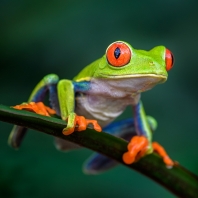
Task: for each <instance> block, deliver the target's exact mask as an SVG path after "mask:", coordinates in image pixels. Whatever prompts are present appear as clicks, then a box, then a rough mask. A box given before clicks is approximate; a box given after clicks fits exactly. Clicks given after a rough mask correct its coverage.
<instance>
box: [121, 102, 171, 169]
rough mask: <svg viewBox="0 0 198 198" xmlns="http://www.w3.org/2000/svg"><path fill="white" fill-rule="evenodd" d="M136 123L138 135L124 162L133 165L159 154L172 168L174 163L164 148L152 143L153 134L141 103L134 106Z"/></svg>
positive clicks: (130, 143)
mask: <svg viewBox="0 0 198 198" xmlns="http://www.w3.org/2000/svg"><path fill="white" fill-rule="evenodd" d="M133 112H134V121H135V128H136V133H137V135H136V136H134V137H133V138H132V139H131V140H130V142H129V144H128V146H127V148H128V151H127V152H126V153H124V154H123V161H124V162H125V163H126V164H132V163H133V162H135V161H137V160H138V159H140V158H141V157H143V156H144V155H146V154H150V153H152V152H153V151H155V152H157V153H158V154H159V155H160V156H161V157H162V158H163V161H164V163H165V164H166V165H167V166H168V167H172V166H173V165H174V162H173V161H172V160H171V159H170V158H169V156H168V155H167V153H166V152H165V150H164V149H163V147H162V146H161V145H160V144H158V143H152V132H151V130H150V128H149V124H148V122H147V119H146V115H145V112H144V108H143V105H142V103H141V102H139V103H138V104H136V105H134V106H133Z"/></svg>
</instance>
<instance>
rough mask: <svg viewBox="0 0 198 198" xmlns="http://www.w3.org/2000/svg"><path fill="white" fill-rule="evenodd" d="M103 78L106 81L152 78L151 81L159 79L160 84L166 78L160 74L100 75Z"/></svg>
mask: <svg viewBox="0 0 198 198" xmlns="http://www.w3.org/2000/svg"><path fill="white" fill-rule="evenodd" d="M100 76H101V77H103V78H108V79H124V78H147V77H149V78H153V79H160V81H161V83H163V82H165V81H166V80H167V76H165V75H161V74H127V75H107V74H100Z"/></svg>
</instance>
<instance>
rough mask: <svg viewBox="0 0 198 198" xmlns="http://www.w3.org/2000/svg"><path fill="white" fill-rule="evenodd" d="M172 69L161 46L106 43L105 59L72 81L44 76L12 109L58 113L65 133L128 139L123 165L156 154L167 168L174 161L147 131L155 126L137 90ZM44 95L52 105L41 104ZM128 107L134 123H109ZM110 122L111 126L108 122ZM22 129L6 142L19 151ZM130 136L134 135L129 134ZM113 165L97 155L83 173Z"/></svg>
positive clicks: (58, 141) (168, 55)
mask: <svg viewBox="0 0 198 198" xmlns="http://www.w3.org/2000/svg"><path fill="white" fill-rule="evenodd" d="M172 66H173V55H172V53H171V52H170V51H169V50H168V49H167V48H165V47H164V46H158V47H154V48H153V49H151V50H150V51H144V50H137V49H134V48H133V47H132V46H131V45H130V44H128V43H126V42H124V41H116V42H113V43H112V44H110V45H109V46H108V48H107V50H106V53H105V55H104V56H102V57H101V58H100V59H98V60H96V61H95V62H93V63H91V64H90V65H88V66H87V67H85V68H84V69H83V70H82V71H81V72H80V73H79V74H78V75H77V76H76V77H75V78H74V79H73V80H67V79H63V80H59V78H58V76H57V75H55V74H49V75H47V76H45V77H44V78H43V79H42V80H41V81H40V82H39V83H38V85H37V86H36V87H35V89H34V90H33V92H32V94H31V96H30V98H29V100H28V103H22V104H21V105H16V106H15V107H14V108H16V109H24V110H29V111H33V112H35V113H38V114H42V115H45V116H50V115H51V114H57V115H60V116H61V118H62V119H63V120H65V121H66V120H67V126H66V127H65V128H64V129H63V134H64V135H70V134H71V133H73V132H74V131H83V130H85V129H86V127H87V126H88V125H89V124H92V125H93V128H94V129H95V130H96V131H98V132H100V131H102V130H103V131H104V132H107V133H111V134H113V135H116V136H119V137H122V138H125V139H126V140H128V141H129V143H128V151H127V152H126V153H123V161H124V163H126V164H131V163H133V162H135V161H137V160H138V159H139V158H141V157H143V156H145V155H147V154H150V153H152V152H153V151H156V152H157V153H158V154H159V155H160V156H161V157H162V158H163V160H164V163H165V164H166V165H167V166H169V167H172V166H173V165H174V162H173V161H172V160H171V159H170V158H169V156H168V155H167V153H166V152H165V150H164V149H163V148H162V146H161V145H159V144H158V143H156V142H155V143H152V131H153V130H155V128H156V125H157V124H156V121H155V120H154V118H152V117H149V116H146V114H145V112H144V108H143V104H142V102H141V101H140V94H141V92H144V91H147V90H149V89H151V88H153V87H154V86H155V85H157V84H159V83H164V82H165V81H166V80H167V77H168V73H167V72H168V71H169V70H170V69H171V68H172ZM47 92H49V100H50V104H51V107H47V106H45V105H44V104H43V102H42V101H43V100H44V97H45V96H46V93H47ZM128 105H131V106H132V109H133V117H134V118H133V119H132V118H131V119H127V120H122V121H118V122H113V120H114V119H115V118H117V117H118V116H119V115H120V114H121V113H122V112H123V111H124V110H125V108H126V107H127V106H128ZM112 122H113V123H112ZM25 131H26V129H25V128H24V127H21V126H15V127H14V128H13V130H12V132H11V134H10V137H9V143H10V144H11V145H12V146H13V147H18V146H19V144H20V141H21V139H22V137H23V135H24V134H25ZM134 133H135V134H134ZM55 143H56V147H57V148H58V149H60V150H67V149H69V148H71V147H78V146H77V145H76V146H75V145H74V144H73V143H70V142H67V141H65V140H62V139H58V138H56V140H55ZM114 165H115V162H114V161H112V160H111V159H108V158H107V157H105V156H103V155H101V154H96V155H95V156H93V157H92V158H91V159H90V160H89V162H88V163H87V164H86V166H85V168H84V169H85V172H86V173H92V174H94V173H98V172H101V171H104V170H107V169H109V168H111V167H113V166H114Z"/></svg>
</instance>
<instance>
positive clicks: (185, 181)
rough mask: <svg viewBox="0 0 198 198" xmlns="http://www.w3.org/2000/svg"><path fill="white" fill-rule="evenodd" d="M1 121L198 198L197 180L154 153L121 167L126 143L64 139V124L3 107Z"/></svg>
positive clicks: (87, 134) (99, 136) (90, 135)
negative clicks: (91, 153) (64, 142)
mask: <svg viewBox="0 0 198 198" xmlns="http://www.w3.org/2000/svg"><path fill="white" fill-rule="evenodd" d="M0 120H1V121H4V122H8V123H12V124H17V125H21V126H24V127H27V128H32V129H35V130H38V131H40V132H44V133H46V134H48V135H53V136H56V137H59V138H62V139H66V140H68V141H71V142H74V143H77V144H79V145H81V146H84V147H87V148H90V149H92V150H94V151H97V152H100V153H102V154H104V155H106V156H108V157H110V158H112V159H114V160H116V161H118V162H120V163H121V164H123V165H125V166H128V167H129V168H131V169H135V170H136V171H138V172H141V173H142V174H144V175H146V176H147V177H150V178H151V179H153V180H154V181H156V182H158V183H159V184H161V185H163V186H164V187H165V188H167V189H168V190H169V191H171V192H172V193H173V194H175V195H177V196H179V197H188V198H189V197H197V196H198V176H196V175H195V174H193V173H191V172H190V171H188V170H187V169H185V168H184V167H182V166H181V165H179V164H177V165H175V166H174V167H173V168H172V169H167V168H166V167H165V165H164V163H163V161H162V159H161V158H160V157H159V156H158V155H157V154H155V153H153V154H151V155H148V156H146V157H144V158H142V159H141V160H139V161H138V162H137V163H134V164H132V165H126V164H124V163H123V161H122V154H123V153H124V152H126V151H127V142H126V141H125V140H123V139H120V138H117V137H115V136H112V135H110V134H107V133H104V132H103V133H98V132H96V131H94V130H93V129H86V130H85V131H83V132H80V133H79V132H75V133H73V134H71V135H69V136H65V135H63V134H62V129H63V128H64V127H65V126H66V123H65V122H64V121H63V120H61V119H57V118H52V117H46V116H41V115H38V114H35V113H32V112H28V111H20V110H16V109H13V108H10V107H7V106H4V105H0Z"/></svg>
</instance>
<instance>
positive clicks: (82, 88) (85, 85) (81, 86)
mask: <svg viewBox="0 0 198 198" xmlns="http://www.w3.org/2000/svg"><path fill="white" fill-rule="evenodd" d="M72 83H73V85H74V90H75V92H86V91H88V90H89V89H90V82H88V81H82V82H75V81H73V82H72Z"/></svg>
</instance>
